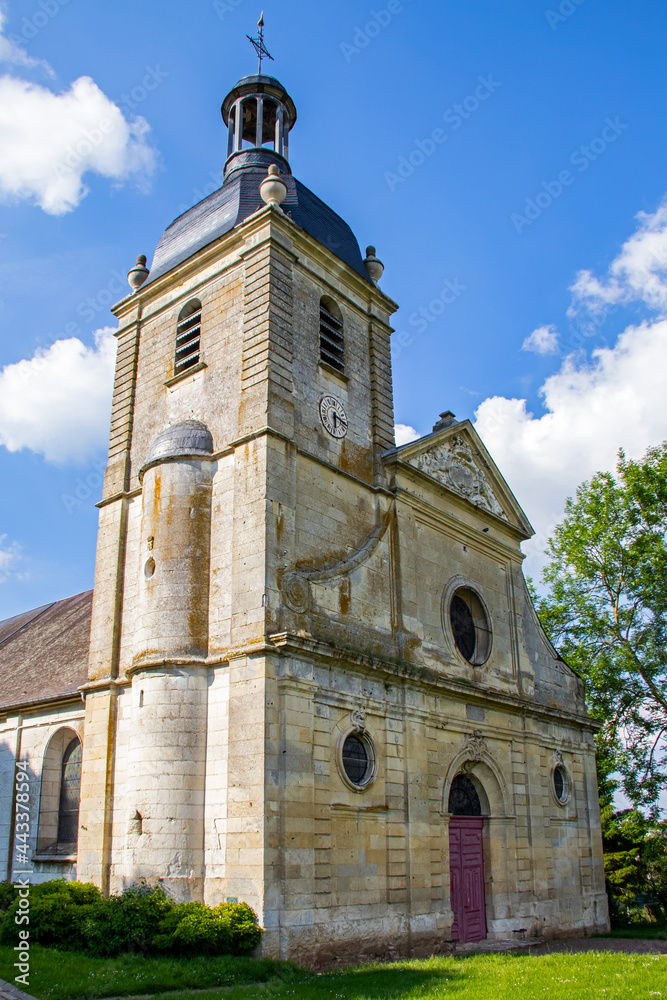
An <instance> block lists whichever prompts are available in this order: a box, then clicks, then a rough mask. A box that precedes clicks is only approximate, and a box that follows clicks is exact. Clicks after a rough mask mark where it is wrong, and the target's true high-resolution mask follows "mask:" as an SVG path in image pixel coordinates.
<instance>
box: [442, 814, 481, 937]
mask: <svg viewBox="0 0 667 1000" xmlns="http://www.w3.org/2000/svg"><path fill="white" fill-rule="evenodd" d="M483 826H484V820H483V819H482V818H480V817H477V816H452V818H451V819H450V821H449V872H450V884H451V900H452V910H453V911H454V923H453V924H452V940H454V941H461V942H463V941H481V940H482V939H483V938H485V937H486V913H485V905H484V857H483V852H482V828H483Z"/></svg>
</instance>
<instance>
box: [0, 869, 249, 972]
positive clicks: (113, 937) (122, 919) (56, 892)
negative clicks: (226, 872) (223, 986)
mask: <svg viewBox="0 0 667 1000" xmlns="http://www.w3.org/2000/svg"><path fill="white" fill-rule="evenodd" d="M29 901H30V911H29V915H30V923H29V925H28V924H22V925H21V927H22V928H23V929H28V930H29V931H30V940H31V942H32V943H34V944H41V945H45V946H47V947H49V946H50V947H57V948H60V949H63V950H68V951H83V952H86V953H87V954H89V955H96V956H99V957H105V958H112V957H113V956H115V955H120V954H122V953H124V952H141V953H143V954H161V953H162V954H172V955H173V954H182V955H247V954H248V953H249V952H251V951H252V949H253V948H254V947H255V945H257V944H258V943H259V941H260V939H261V936H262V934H263V930H262V928H261V927H260V926H259V924H258V923H257V915H256V914H255V912H254V910H252V909H251V907H250V906H248V904H247V903H221V904H220V905H219V906H214V907H211V906H205V905H204V904H203V903H174V902H173V901H172V900H171V899H170V898H169V897H168V896H167V894H166V892H165V891H164V889H163V887H162V886H161V885H159V884H158V885H148V884H147V883H145V882H140V883H139V884H137V885H133V886H130V887H129V888H128V889H125V890H124V891H123V892H122V893H121V895H120V896H109V897H107V898H104V897H102V896H101V894H100V891H99V889H97V888H96V886H94V885H91V884H90V883H86V884H84V883H82V882H68V881H66V880H65V879H57V880H55V881H53V882H42V883H40V884H38V885H31V886H30V890H29ZM18 907H19V900H18V895H17V892H16V890H15V889H14V887H13V886H12V884H11V883H9V882H2V883H0V944H8V945H13V944H15V943H16V941H17V939H18V930H19V927H18V926H17V924H16V923H15V921H14V917H15V915H16V912H17V910H18ZM3 911H4V913H3Z"/></svg>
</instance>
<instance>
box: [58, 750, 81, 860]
mask: <svg viewBox="0 0 667 1000" xmlns="http://www.w3.org/2000/svg"><path fill="white" fill-rule="evenodd" d="M82 749H83V748H82V746H81V743H80V741H79V740H77V739H73V740H72V741H71V742H70V743H69V745H68V746H67V749H66V750H65V753H64V754H63V764H62V778H61V782H60V806H59V808H58V843H59V844H75V843H76V841H77V837H78V830H79V804H80V802H81V756H82Z"/></svg>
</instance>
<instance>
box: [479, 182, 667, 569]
mask: <svg viewBox="0 0 667 1000" xmlns="http://www.w3.org/2000/svg"><path fill="white" fill-rule="evenodd" d="M638 219H639V227H638V230H637V232H636V233H635V234H634V235H633V236H632V237H631V238H630V239H629V240H628V241H627V242H626V243H625V244H624V245H623V247H622V249H621V251H620V253H619V255H618V257H617V258H616V259H615V260H614V261H613V262H612V264H611V266H610V268H609V272H608V275H607V276H606V278H604V279H602V280H600V279H598V278H597V277H595V276H594V275H592V274H591V273H590V272H589V271H585V272H580V274H579V275H578V277H577V280H576V282H575V284H574V286H573V290H574V302H573V311H574V312H575V313H577V312H579V311H580V310H582V311H586V310H588V314H589V315H591V314H594V313H595V311H596V310H602V311H605V310H608V308H609V306H610V305H612V304H615V303H617V302H626V301H631V300H635V301H642V302H643V303H645V304H646V305H647V306H649V307H650V308H652V309H653V310H655V311H656V313H657V315H656V318H654V319H652V320H647V321H645V322H643V323H641V324H640V325H635V326H630V327H628V328H627V329H626V330H625V331H623V332H622V333H621V334H620V335H619V336H618V338H617V340H616V343H615V345H614V346H613V347H604V348H599V349H597V350H595V351H593V353H592V356H591V359H590V360H588V359H586V358H585V357H583V356H582V354H571V355H570V356H569V357H567V358H566V359H565V360H564V362H563V364H562V365H561V367H560V369H559V371H557V372H556V373H555V374H554V375H551V376H550V377H549V378H548V379H546V381H545V382H544V384H543V385H542V387H541V389H540V395H541V397H542V401H543V405H544V409H545V413H544V414H543V415H542V416H539V417H538V416H535V415H534V414H533V413H531V412H529V410H528V408H527V405H526V400H525V399H507V398H504V397H501V396H495V397H492V398H490V399H485V400H484V402H483V403H482V404H481V405H480V406H479V407H478V409H477V411H476V413H475V420H476V428H477V430H478V431H479V433H480V435H481V436H482V438H483V440H484V442H485V444H486V445H487V447H488V448H489V450H490V452H491V454H492V455H493V457H494V459H495V460H496V462H497V463H498V466H499V467H500V469H501V471H502V472H503V474H504V475H505V476H506V478H507V481H508V483H509V485H510V487H511V488H512V489H513V490H514V491H515V493H516V495H517V499H518V500H519V503H521V505H522V506H523V507H524V509H525V511H526V514H527V515H528V517H529V519H530V520H531V521H532V523H533V525H534V527H535V529H536V537H535V538H534V539H533V540H532V541H531V542H529V543H527V544H526V546H525V551H526V553H527V556H528V558H527V565H526V569H527V572H529V573H531V574H532V575H539V571H540V569H541V566H542V565H543V563H544V555H543V552H544V547H545V544H546V540H547V538H548V536H549V535H550V533H551V531H552V530H553V528H554V526H555V524H556V523H557V522H558V521H559V520H560V519H561V518H562V516H563V506H564V503H565V499H566V497H567V496H571V495H572V494H573V493H574V491H575V490H576V487H577V485H578V484H579V483H580V482H582V481H583V480H585V479H589V478H590V477H591V476H592V475H593V474H594V473H595V472H596V471H597V470H598V469H613V468H614V466H615V462H616V456H617V453H618V449H619V448H623V449H624V450H625V451H626V452H627V454H628V455H629V456H632V457H640V456H641V455H642V454H643V453H644V452H645V451H646V449H647V448H648V447H649V446H650V445H655V444H659V443H660V442H661V441H663V440H665V439H667V407H665V375H664V373H665V371H667V318H663V317H664V315H665V311H666V310H667V202H665V203H664V204H663V205H662V206H661V207H660V208H659V209H658V211H657V212H656V213H654V214H653V215H646V214H644V213H640V215H639V216H638Z"/></svg>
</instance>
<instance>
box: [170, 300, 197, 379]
mask: <svg viewBox="0 0 667 1000" xmlns="http://www.w3.org/2000/svg"><path fill="white" fill-rule="evenodd" d="M200 345H201V302H200V301H199V299H190V301H189V302H188V303H187V304H186V305H184V306H183V308H182V309H181V311H180V313H179V314H178V325H177V327H176V350H175V353H174V375H180V374H182V372H186V371H188V369H189V368H194V366H195V365H198V364H199V358H200V353H201V351H200Z"/></svg>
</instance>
